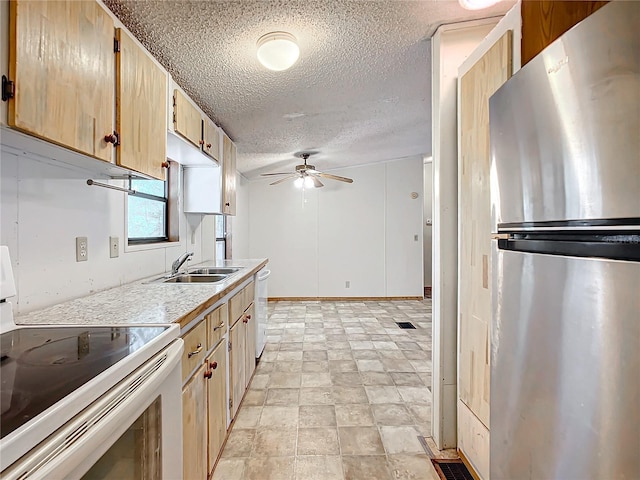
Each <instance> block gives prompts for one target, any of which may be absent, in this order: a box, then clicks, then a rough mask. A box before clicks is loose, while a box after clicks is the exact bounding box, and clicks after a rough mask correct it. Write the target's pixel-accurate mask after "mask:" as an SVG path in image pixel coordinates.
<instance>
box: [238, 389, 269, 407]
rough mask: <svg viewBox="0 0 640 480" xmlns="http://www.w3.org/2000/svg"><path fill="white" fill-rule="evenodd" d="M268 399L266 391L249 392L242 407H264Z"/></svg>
mask: <svg viewBox="0 0 640 480" xmlns="http://www.w3.org/2000/svg"><path fill="white" fill-rule="evenodd" d="M265 398H267V391H266V390H248V391H247V393H246V394H245V395H244V400H242V406H245V405H247V406H254V407H255V406H258V405H264V400H265Z"/></svg>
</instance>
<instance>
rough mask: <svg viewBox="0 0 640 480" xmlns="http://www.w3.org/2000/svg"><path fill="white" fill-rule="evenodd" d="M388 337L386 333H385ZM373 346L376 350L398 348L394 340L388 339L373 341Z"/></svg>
mask: <svg viewBox="0 0 640 480" xmlns="http://www.w3.org/2000/svg"><path fill="white" fill-rule="evenodd" d="M385 336H386V337H387V338H388V335H385ZM373 348H375V349H376V350H398V346H397V345H396V344H395V342H392V341H391V340H389V341H382V342H380V341H375V340H374V341H373Z"/></svg>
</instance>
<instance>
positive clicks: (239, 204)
mask: <svg viewBox="0 0 640 480" xmlns="http://www.w3.org/2000/svg"><path fill="white" fill-rule="evenodd" d="M227 222H230V223H231V231H232V233H231V252H232V258H250V255H249V182H248V180H247V179H246V178H244V177H243V176H242V175H240V174H238V175H237V176H236V215H235V217H227Z"/></svg>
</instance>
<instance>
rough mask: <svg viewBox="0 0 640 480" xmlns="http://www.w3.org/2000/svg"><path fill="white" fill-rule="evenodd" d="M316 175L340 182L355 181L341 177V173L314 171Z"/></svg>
mask: <svg viewBox="0 0 640 480" xmlns="http://www.w3.org/2000/svg"><path fill="white" fill-rule="evenodd" d="M314 175H318V176H319V177H322V178H328V179H329V180H338V181H339V182H346V183H353V180H352V179H350V178H347V177H341V176H339V175H331V174H330V173H322V172H314Z"/></svg>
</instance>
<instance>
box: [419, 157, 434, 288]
mask: <svg viewBox="0 0 640 480" xmlns="http://www.w3.org/2000/svg"><path fill="white" fill-rule="evenodd" d="M432 167H433V164H432V163H431V158H429V161H426V160H425V164H424V173H423V176H424V196H423V200H424V202H423V205H424V206H423V211H424V216H423V222H422V236H423V245H424V248H423V252H422V256H423V265H424V268H423V273H424V286H425V287H430V286H431V279H432V254H431V249H432V242H433V235H432V234H433V232H432V230H433V168H432Z"/></svg>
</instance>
